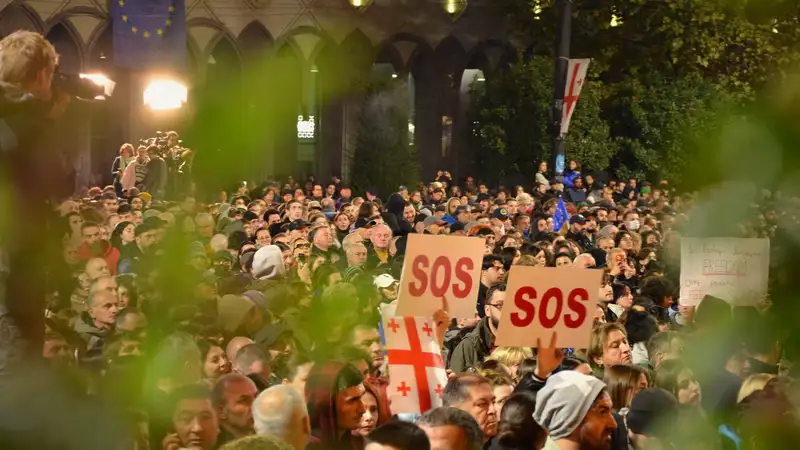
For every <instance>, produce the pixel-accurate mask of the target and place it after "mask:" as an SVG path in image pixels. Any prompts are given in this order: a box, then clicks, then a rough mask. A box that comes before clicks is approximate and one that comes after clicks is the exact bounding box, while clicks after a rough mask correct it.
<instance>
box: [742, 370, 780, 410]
mask: <svg viewBox="0 0 800 450" xmlns="http://www.w3.org/2000/svg"><path fill="white" fill-rule="evenodd" d="M776 378H778V376H777V375H773V374H771V373H756V374H753V375H750V376H749V377H747V379H746V380H744V382H743V383H742V387H741V388H739V395H738V396H737V397H736V403H741V402H742V400H744V399H746V398H747V396H749V395H750V394H752V393H753V392H756V391H760V390H763V389H764V388H765V387H767V384H769V382H770V381H772V380H774V379H776Z"/></svg>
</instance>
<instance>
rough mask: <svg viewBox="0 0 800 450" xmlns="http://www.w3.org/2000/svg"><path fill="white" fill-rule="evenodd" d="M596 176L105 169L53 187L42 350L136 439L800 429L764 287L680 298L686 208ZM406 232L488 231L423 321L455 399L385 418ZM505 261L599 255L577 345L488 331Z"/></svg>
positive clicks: (401, 443) (765, 443)
mask: <svg viewBox="0 0 800 450" xmlns="http://www.w3.org/2000/svg"><path fill="white" fill-rule="evenodd" d="M129 149H130V147H129V146H128V144H126V145H125V146H123V147H122V150H121V153H126V152H127V151H128V150H129ZM139 152H140V154H141V148H140V151H139ZM115 167H117V166H116V163H115ZM134 173H137V172H135V171H134ZM601 176H602V174H598V176H593V174H591V173H581V172H580V168H579V164H578V163H577V162H576V161H571V162H570V165H569V168H568V170H567V171H566V172H565V173H564V174H562V175H560V176H554V177H551V176H550V175H549V174H548V168H547V164H546V163H542V164H541V166H540V169H539V172H538V173H537V174H535V181H534V184H533V186H531V187H530V189H529V188H528V187H526V186H515V187H513V188H511V189H509V188H508V187H506V186H502V185H499V186H489V185H488V184H486V183H483V182H480V181H477V182H476V180H475V179H474V178H472V177H466V178H465V179H463V180H461V182H458V181H457V180H453V179H452V177H451V176H450V174H449V173H448V172H446V171H440V172H439V173H437V176H436V178H435V180H434V181H432V182H430V183H427V184H425V185H420V186H415V187H412V188H408V187H405V186H399V187H398V189H397V191H396V192H393V193H390V195H386V196H385V199H386V200H385V201H383V200H381V198H379V197H378V196H377V194H378V193H376V192H370V191H367V192H363V193H355V192H353V191H352V189H351V188H350V187H349V186H347V184H345V183H343V182H342V181H341V180H340V179H338V178H336V177H334V178H333V179H332V180H331V182H329V183H327V184H323V183H318V182H317V181H316V180H314V179H313V178H310V179H309V180H307V182H306V183H305V184H300V183H297V182H295V181H294V180H292V179H289V180H288V181H287V182H285V183H278V182H264V183H258V184H256V183H242V184H240V185H239V186H237V187H236V188H235V189H233V190H232V191H231V192H227V191H222V192H219V198H218V199H217V201H216V202H214V203H208V204H202V203H199V202H198V201H197V199H196V198H195V197H194V196H193V195H191V194H188V193H185V192H183V193H177V192H176V193H174V194H173V195H172V196H171V198H169V199H167V198H166V197H165V196H164V191H159V192H158V193H156V195H153V194H151V193H149V192H147V191H146V186H142V185H138V187H137V184H136V183H135V184H134V185H128V186H125V187H124V189H123V190H122V192H121V193H120V192H119V191H118V188H119V186H117V187H116V188H115V186H114V185H113V184H112V185H108V186H106V187H105V188H100V187H94V188H91V189H90V190H89V191H88V192H87V193H86V194H85V195H81V196H76V197H74V198H72V199H70V200H67V201H64V202H63V203H61V204H60V205H58V213H59V215H60V220H61V222H62V224H63V228H61V231H60V232H59V233H60V234H59V237H60V238H61V242H62V243H63V249H64V251H63V254H62V257H63V258H62V259H63V260H62V261H61V264H60V265H59V266H58V270H54V271H53V273H51V274H49V275H50V278H49V281H50V282H49V283H48V293H49V297H48V303H47V311H46V317H47V319H46V327H47V328H46V335H45V342H44V349H43V352H44V353H43V354H44V357H45V358H46V359H47V360H49V361H50V363H51V365H52V370H54V371H56V372H57V373H59V374H61V375H63V379H64V380H65V382H69V383H70V385H71V386H72V388H73V389H76V390H77V391H78V392H81V393H82V394H86V395H89V396H98V397H101V398H103V399H104V400H105V401H107V402H108V403H109V404H111V405H114V410H115V411H116V412H117V413H118V414H119V417H121V419H120V420H122V421H124V422H125V423H126V424H127V425H126V426H127V427H128V429H130V430H133V431H132V433H131V435H130V438H129V439H130V440H129V441H126V442H129V444H130V446H129V447H128V448H137V449H140V450H141V449H144V448H151V449H152V448H157V449H163V450H177V449H182V448H192V449H203V450H210V449H217V448H224V449H250V448H267V449H272V448H275V449H286V448H290V449H295V450H302V449H306V448H308V449H331V450H334V449H361V448H367V449H370V450H377V449H397V450H405V449H409V450H412V449H414V450H417V449H428V448H430V449H434V450H450V449H463V450H473V449H479V448H486V449H497V450H500V449H541V448H559V449H562V450H566V449H577V448H580V449H609V448H611V449H625V448H635V449H664V448H704V449H705V448H725V449H728V448H730V449H755V448H773V447H769V443H775V442H778V443H781V442H785V441H784V439H792V435H791V433H792V432H793V431H794V430H795V429H796V428H797V427H796V425H797V424H796V423H795V422H794V415H793V411H794V408H795V406H794V405H795V403H793V401H794V400H795V398H794V396H793V395H792V393H793V388H792V382H791V378H790V377H789V375H791V374H790V373H789V371H788V365H787V362H786V361H785V358H783V357H784V356H785V355H784V352H782V351H781V339H782V336H780V335H779V334H777V333H776V332H775V331H774V330H772V329H770V327H769V326H767V324H768V319H767V317H768V314H769V304H768V303H766V302H765V303H762V306H763V308H755V307H736V308H732V307H730V306H729V304H728V303H727V302H726V301H725V300H724V299H718V298H714V297H706V298H704V299H703V301H702V302H701V303H700V305H699V306H698V307H697V308H694V307H686V306H680V305H679V302H678V290H677V286H678V283H679V273H680V254H679V253H680V246H679V242H680V228H681V223H682V220H683V219H684V218H685V217H684V214H683V212H684V211H685V210H686V209H687V208H688V206H689V204H690V203H691V202H687V201H686V198H682V197H681V196H678V195H676V194H675V193H674V192H673V191H672V190H671V189H670V187H669V185H668V182H667V181H666V180H661V181H660V182H658V183H657V184H651V183H648V182H642V183H641V184H640V183H639V181H638V180H636V179H630V180H617V179H610V180H608V182H607V183H604V182H603V181H601V180H600V178H601ZM532 178H534V177H532ZM115 181H117V180H115ZM123 184H124V183H123ZM251 187H252V188H251ZM140 188H144V189H143V190H140ZM562 202H563V205H564V206H565V209H566V213H567V217H560V213H559V212H558V209H559V208H560V205H561V204H562ZM762 219H764V217H763V216H762ZM773 219H774V218H773ZM764 220H765V221H766V222H765V225H766V226H769V225H770V220H768V219H764ZM415 233H423V234H429V235H438V236H441V239H448V238H449V236H451V235H452V236H473V237H476V238H479V239H483V240H484V242H485V256H484V257H483V264H482V267H481V279H480V290H479V294H478V297H477V298H476V299H475V306H476V308H475V317H474V318H459V319H458V320H456V319H453V320H450V318H449V316H448V315H447V312H446V311H439V312H438V313H437V315H436V320H435V323H436V326H437V330H436V331H437V337H438V339H439V342H440V344H441V348H442V353H443V355H444V361H445V364H446V368H447V370H448V376H449V380H448V383H447V385H446V386H445V387H444V390H443V392H442V401H443V404H444V406H442V407H438V408H434V409H432V410H429V411H421V413H422V414H420V415H403V414H401V415H397V414H393V412H392V409H391V405H390V404H389V401H388V398H389V395H388V394H389V393H387V388H388V385H389V383H388V376H389V372H388V370H387V364H388V363H389V361H387V358H386V356H385V349H384V348H383V347H382V345H381V337H380V332H379V322H380V315H379V307H380V306H381V305H382V304H385V303H391V302H394V301H395V300H396V299H397V296H398V286H399V279H400V277H401V272H402V264H403V260H404V255H405V249H406V243H407V242H408V239H409V236H410V235H412V234H415ZM515 265H527V266H543V267H563V268H569V270H574V269H600V270H602V271H603V278H602V280H603V281H602V285H601V286H599V288H598V293H597V296H598V297H597V303H596V308H595V310H594V328H593V330H592V332H591V343H590V346H589V348H587V349H558V348H554V347H555V344H554V343H552V342H551V343H550V344H549V345H548V346H547V347H540V348H538V349H537V348H522V347H519V348H514V347H496V346H495V345H494V337H495V334H496V332H497V329H498V326H499V323H500V317H501V315H502V314H503V305H504V303H505V302H506V292H505V291H506V285H505V281H506V276H507V273H508V272H509V271H510V270H512V267H513V266H515ZM565 270H568V269H565ZM742 330H748V332H746V333H745V332H742ZM779 363H780V364H779ZM779 448H780V447H779ZM783 448H785V447H783Z"/></svg>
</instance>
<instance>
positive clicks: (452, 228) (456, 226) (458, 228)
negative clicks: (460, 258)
mask: <svg viewBox="0 0 800 450" xmlns="http://www.w3.org/2000/svg"><path fill="white" fill-rule="evenodd" d="M465 228H466V227H465V226H464V224H463V223H461V222H456V223H454V224H452V225H450V232H451V233H455V232H456V231H461V230H464V229H465Z"/></svg>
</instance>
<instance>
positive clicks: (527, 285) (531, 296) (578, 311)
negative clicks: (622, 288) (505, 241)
mask: <svg viewBox="0 0 800 450" xmlns="http://www.w3.org/2000/svg"><path fill="white" fill-rule="evenodd" d="M601 281H602V271H601V270H594V269H577V268H573V267H567V268H560V269H557V268H554V267H528V266H514V267H512V268H511V271H510V272H509V275H508V284H507V289H506V298H505V301H504V304H503V312H502V317H501V318H500V326H499V327H498V330H497V341H496V344H497V345H498V346H512V347H536V346H537V340H539V339H540V340H541V342H542V344H543V345H547V344H548V343H549V342H550V339H551V337H552V336H553V333H557V335H558V339H557V342H556V345H557V346H558V347H562V348H587V347H588V346H589V334H590V333H591V331H592V324H593V323H594V313H595V305H596V303H597V294H598V289H599V288H600V283H601Z"/></svg>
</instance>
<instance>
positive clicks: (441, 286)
mask: <svg viewBox="0 0 800 450" xmlns="http://www.w3.org/2000/svg"><path fill="white" fill-rule="evenodd" d="M484 242H485V241H484V240H483V239H481V238H474V237H463V236H433V235H429V234H409V235H408V244H407V245H406V258H405V261H404V262H403V275H402V276H401V277H400V292H399V293H398V298H397V315H398V316H403V317H408V316H414V317H430V316H432V315H433V313H434V312H436V310H438V309H441V308H442V298H446V299H447V303H448V308H449V311H448V312H449V313H450V316H451V317H465V318H472V317H475V312H476V309H475V307H476V304H477V301H478V290H479V288H480V277H481V263H482V261H483V250H484Z"/></svg>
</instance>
